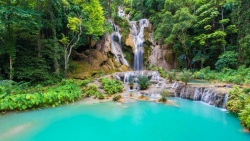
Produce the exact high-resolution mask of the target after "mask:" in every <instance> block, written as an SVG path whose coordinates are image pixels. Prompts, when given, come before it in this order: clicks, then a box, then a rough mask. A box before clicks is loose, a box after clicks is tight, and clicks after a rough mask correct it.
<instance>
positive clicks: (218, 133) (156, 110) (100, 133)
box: [0, 98, 250, 141]
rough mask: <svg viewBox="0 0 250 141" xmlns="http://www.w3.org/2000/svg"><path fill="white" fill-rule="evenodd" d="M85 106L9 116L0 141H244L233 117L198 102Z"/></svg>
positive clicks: (0, 127) (0, 126)
mask: <svg viewBox="0 0 250 141" xmlns="http://www.w3.org/2000/svg"><path fill="white" fill-rule="evenodd" d="M171 100H175V101H176V103H177V104H178V105H179V106H178V107H177V106H169V105H164V104H160V103H154V102H132V103H126V104H119V103H115V102H105V103H89V102H85V101H80V102H76V103H74V104H70V105H67V106H62V107H57V108H48V109H43V110H37V111H29V112H19V113H10V114H7V115H2V116H1V118H0V140H1V141H59V140H60V141H68V140H72V141H250V134H248V133H244V132H243V128H242V127H241V126H240V123H239V120H238V119H237V117H236V116H234V115H233V114H230V113H228V112H226V111H223V110H221V109H219V108H215V107H212V106H209V105H205V104H203V103H201V102H194V101H188V100H184V99H178V98H171Z"/></svg>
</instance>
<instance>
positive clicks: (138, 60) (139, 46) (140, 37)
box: [130, 19, 149, 70]
mask: <svg viewBox="0 0 250 141" xmlns="http://www.w3.org/2000/svg"><path fill="white" fill-rule="evenodd" d="M130 26H131V34H132V36H133V42H134V70H143V54H144V50H143V42H144V28H145V27H148V26H149V21H148V19H141V20H139V28H138V29H137V22H135V21H132V22H130Z"/></svg>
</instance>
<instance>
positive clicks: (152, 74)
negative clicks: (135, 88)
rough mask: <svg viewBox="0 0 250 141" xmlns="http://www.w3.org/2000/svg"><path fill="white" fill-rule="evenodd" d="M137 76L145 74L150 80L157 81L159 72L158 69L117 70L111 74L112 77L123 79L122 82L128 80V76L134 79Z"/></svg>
mask: <svg viewBox="0 0 250 141" xmlns="http://www.w3.org/2000/svg"><path fill="white" fill-rule="evenodd" d="M139 76H145V77H148V78H149V79H150V81H159V80H160V74H159V73H158V71H145V70H144V71H127V72H117V73H115V74H114V75H113V77H114V78H116V79H119V80H121V81H123V82H124V83H127V82H129V78H130V77H132V78H134V79H135V80H136V79H138V77H139Z"/></svg>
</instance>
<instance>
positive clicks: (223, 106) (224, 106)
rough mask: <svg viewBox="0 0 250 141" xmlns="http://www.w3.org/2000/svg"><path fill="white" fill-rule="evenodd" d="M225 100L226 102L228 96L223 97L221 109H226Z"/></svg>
mask: <svg viewBox="0 0 250 141" xmlns="http://www.w3.org/2000/svg"><path fill="white" fill-rule="evenodd" d="M227 100H228V94H226V95H225V97H224V100H223V104H222V108H223V109H226V104H227Z"/></svg>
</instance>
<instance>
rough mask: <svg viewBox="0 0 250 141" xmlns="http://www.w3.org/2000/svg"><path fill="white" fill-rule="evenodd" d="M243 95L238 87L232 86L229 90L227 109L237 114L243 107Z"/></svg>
mask: <svg viewBox="0 0 250 141" xmlns="http://www.w3.org/2000/svg"><path fill="white" fill-rule="evenodd" d="M243 96H244V94H243V93H242V91H241V90H240V89H239V88H238V87H234V89H233V90H231V91H230V92H229V97H228V101H227V104H226V108H227V109H228V110H229V111H231V112H233V113H236V114H238V113H239V112H240V110H242V109H243V107H244V105H243V100H244V99H243Z"/></svg>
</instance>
